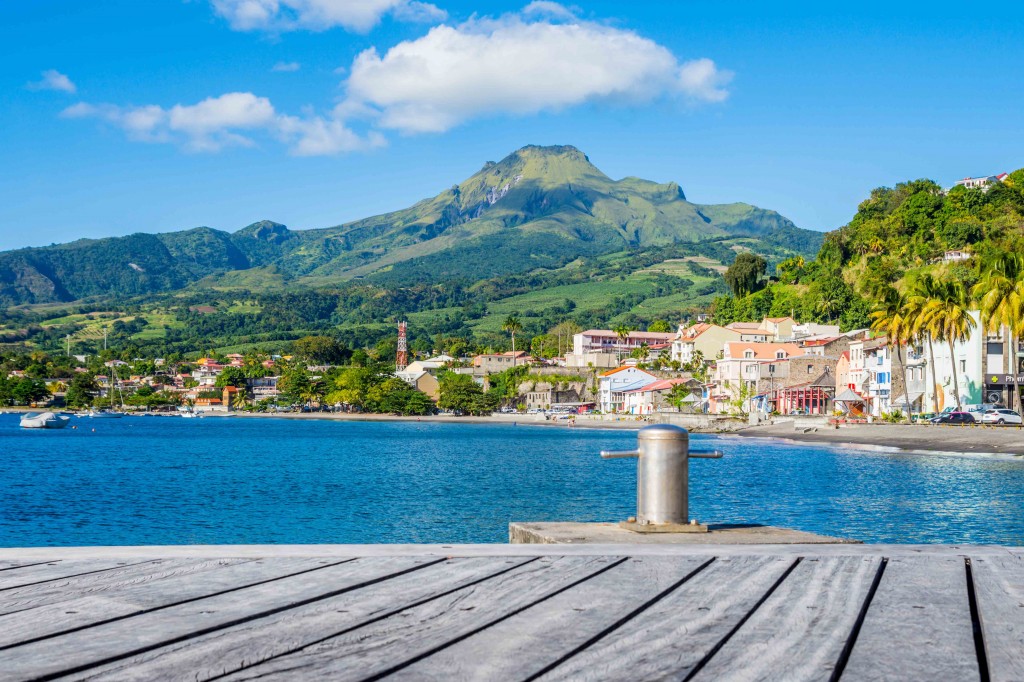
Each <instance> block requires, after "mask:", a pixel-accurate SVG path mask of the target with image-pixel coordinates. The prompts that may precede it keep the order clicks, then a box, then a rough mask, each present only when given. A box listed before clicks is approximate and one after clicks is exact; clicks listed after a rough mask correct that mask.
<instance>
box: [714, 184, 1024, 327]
mask: <svg viewBox="0 0 1024 682" xmlns="http://www.w3.org/2000/svg"><path fill="white" fill-rule="evenodd" d="M948 251H962V252H964V255H960V256H956V255H951V256H952V257H951V258H947V257H946V252H948ZM1007 256H1016V257H1019V258H1022V259H1024V169H1021V170H1018V171H1015V172H1013V173H1010V174H1009V177H1008V178H1007V179H1006V181H1005V182H996V183H994V184H992V185H991V186H989V187H988V188H987V189H986V190H982V189H967V188H966V187H963V186H956V187H954V188H952V189H951V190H949V191H948V192H945V191H943V190H942V188H941V187H939V185H937V184H936V183H934V182H932V181H931V180H915V181H912V182H906V183H901V184H899V185H897V186H896V187H894V188H886V187H883V188H879V189H876V190H874V191H873V192H872V193H871V196H870V197H869V198H868V199H866V200H865V201H863V202H862V203H861V204H860V206H859V207H858V209H857V213H856V215H855V216H854V217H853V219H852V220H851V221H850V222H849V223H848V224H847V225H844V226H843V227H841V228H839V229H838V230H836V231H834V232H830V233H828V234H827V235H826V237H825V241H824V243H823V245H822V247H821V250H820V252H819V253H818V256H817V258H816V259H814V260H813V261H810V262H807V261H805V260H804V259H802V258H800V257H794V258H790V259H787V260H785V261H782V262H780V263H779V264H778V266H777V271H776V273H775V275H774V276H771V277H769V276H768V273H769V269H768V268H767V267H762V268H761V271H760V273H759V275H761V276H760V277H755V280H756V283H755V284H754V286H752V287H751V286H749V285H748V287H747V288H748V291H743V290H737V289H736V288H735V287H734V290H733V295H732V296H723V297H719V298H718V299H716V300H715V303H714V312H715V318H716V320H718V321H722V322H730V321H733V320H754V319H760V318H761V317H762V316H763V315H772V316H775V315H789V314H791V313H793V312H795V313H796V315H797V317H799V318H800V319H801V320H817V321H822V322H824V321H838V322H840V324H841V325H842V327H843V328H844V329H852V328H859V327H867V326H868V325H869V324H870V323H871V318H870V314H871V312H872V310H873V309H875V308H877V307H878V305H880V304H883V303H884V299H885V298H886V297H887V296H889V295H891V292H892V291H895V292H896V293H897V294H899V295H902V296H908V295H910V294H912V290H913V289H914V288H915V285H917V284H919V283H920V282H921V281H922V280H925V279H927V278H931V280H932V281H933V282H939V283H943V282H948V283H950V284H953V285H955V286H956V287H957V288H959V289H960V290H962V291H963V292H964V293H963V299H964V303H965V305H970V304H972V303H973V304H978V305H980V299H981V298H982V296H980V294H982V293H984V292H983V291H981V289H984V287H980V288H979V283H981V282H982V281H983V280H984V278H985V276H986V274H987V273H989V272H990V271H991V270H992V269H993V267H995V266H996V264H997V263H999V262H1000V261H1001V260H1004V259H1005V258H1006V257H1007ZM956 258H962V260H956ZM749 289H752V290H753V291H752V292H751V291H749ZM1021 291H1022V292H1024V285H1022V289H1021Z"/></svg>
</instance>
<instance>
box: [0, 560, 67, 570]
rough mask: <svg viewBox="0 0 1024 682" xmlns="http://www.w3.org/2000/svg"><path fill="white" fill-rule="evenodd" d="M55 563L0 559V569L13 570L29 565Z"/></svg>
mask: <svg viewBox="0 0 1024 682" xmlns="http://www.w3.org/2000/svg"><path fill="white" fill-rule="evenodd" d="M52 563H56V562H54V561H32V562H26V561H0V571H13V570H14V569H16V568H29V567H31V566H43V565H44V564H52Z"/></svg>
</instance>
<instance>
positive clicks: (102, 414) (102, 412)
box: [89, 410, 124, 419]
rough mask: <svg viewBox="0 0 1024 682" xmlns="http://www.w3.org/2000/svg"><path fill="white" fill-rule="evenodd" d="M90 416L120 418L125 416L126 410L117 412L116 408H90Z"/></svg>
mask: <svg viewBox="0 0 1024 682" xmlns="http://www.w3.org/2000/svg"><path fill="white" fill-rule="evenodd" d="M89 416H90V417H92V418H93V419H120V418H121V417H123V416H124V412H115V411H114V410H89Z"/></svg>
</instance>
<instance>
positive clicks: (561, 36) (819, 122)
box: [0, 0, 1024, 249]
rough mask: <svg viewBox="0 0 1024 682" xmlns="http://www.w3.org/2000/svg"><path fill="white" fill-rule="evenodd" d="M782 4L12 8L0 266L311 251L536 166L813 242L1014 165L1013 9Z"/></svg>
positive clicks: (0, 8)
mask: <svg viewBox="0 0 1024 682" xmlns="http://www.w3.org/2000/svg"><path fill="white" fill-rule="evenodd" d="M780 4H783V3H765V2H757V3H744V2H733V3H708V2H685V1H673V2H636V3H623V2H610V1H605V2H587V1H581V2H575V3H573V4H571V5H558V4H556V3H554V2H533V3H529V2H528V1H524V2H500V1H495V2H489V3H471V2H461V1H456V0H434V2H433V4H430V3H427V2H420V1H417V0H188V1H181V0H147V2H138V1H137V0H105V1H104V2H102V3H86V2H73V1H71V0H67V1H64V2H60V1H57V0H33V2H27V3H25V2H22V3H3V4H2V5H0V43H2V44H3V45H4V55H5V58H4V60H3V65H2V67H0V248H4V249H6V248H15V247H21V246H29V245H43V244H48V243H51V242H62V241H68V240H72V239H75V238H79V237H102V236H109V235H119V234H128V233H131V232H139V231H146V232H159V231H167V230H176V229H185V228H190V227H195V226H198V225H208V226H210V227H215V228H219V229H224V230H229V231H233V230H236V229H239V228H241V227H243V226H245V225H247V224H249V223H251V222H253V221H256V220H260V219H264V218H267V219H272V220H276V221H279V222H283V223H285V224H287V225H289V226H290V227H292V228H294V229H303V228H314V227H326V226H330V225H336V224H339V223H342V222H345V221H347V220H352V219H356V218H361V217H366V216H368V215H373V214H376V213H382V212H385V211H388V210H393V209H397V208H403V207H405V206H408V205H410V204H412V203H413V202H415V201H417V200H419V199H421V198H424V197H427V196H432V195H434V194H436V193H437V192H439V191H440V190H442V189H444V188H445V187H448V186H450V185H452V184H454V183H455V182H457V181H460V180H462V179H464V178H466V177H468V176H469V175H471V174H472V173H473V172H475V171H476V170H478V169H479V168H480V167H481V165H482V164H483V163H484V162H485V161H488V160H495V161H496V160H499V159H500V158H502V157H503V156H505V155H506V154H508V153H509V152H511V151H513V150H515V149H517V148H519V147H521V146H523V145H526V144H572V145H575V146H577V147H579V148H580V149H582V150H583V151H585V152H586V153H587V154H588V155H589V156H590V159H591V160H592V161H593V162H594V163H595V164H596V165H597V166H598V167H599V168H601V169H602V170H604V171H605V172H606V173H608V174H609V175H610V176H612V177H615V178H618V177H623V176H627V175H636V176H640V177H644V178H648V179H651V180H656V181H660V182H666V181H669V180H674V181H676V182H679V183H680V184H681V185H682V187H683V189H684V191H685V192H686V194H687V197H688V198H689V199H690V200H691V201H695V202H698V203H719V202H730V201H746V202H749V203H753V204H757V205H759V206H763V207H765V208H772V209H775V210H778V211H779V212H781V213H782V214H784V215H786V216H787V217H789V218H791V219H792V220H793V221H794V222H796V224H797V225H799V226H801V227H807V228H812V229H820V230H827V229H834V228H836V227H838V226H840V225H842V224H843V223H845V222H846V221H847V220H849V218H850V216H851V215H852V214H853V212H854V211H855V209H856V205H857V203H858V202H860V201H861V200H862V199H863V198H864V197H865V196H866V195H867V193H868V192H869V191H870V190H871V189H872V188H873V187H876V186H880V185H891V184H894V183H896V182H899V181H901V180H906V179H913V178H918V177H929V178H932V179H934V180H936V181H938V182H940V183H942V184H951V183H952V182H953V181H954V180H956V179H958V178H961V177H963V176H965V175H980V174H988V173H998V172H1002V171H1009V170H1013V169H1015V168H1019V167H1024V114H1022V111H1024V69H1022V68H1021V65H1022V64H1024V4H1022V3H1010V2H1004V3H986V4H984V5H971V6H964V5H963V4H962V3H960V4H952V3H951V4H948V5H944V4H943V3H921V5H920V6H914V5H915V4H914V3H903V4H904V6H903V7H897V8H894V7H892V6H891V5H892V4H893V3H873V2H864V3H856V6H852V5H853V4H852V3H851V4H850V5H849V6H840V4H839V3H785V7H783V8H779V7H777V6H776V5H780ZM832 5H834V6H835V7H834V8H829V7H828V6H832Z"/></svg>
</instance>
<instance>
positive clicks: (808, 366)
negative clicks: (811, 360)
mask: <svg viewBox="0 0 1024 682" xmlns="http://www.w3.org/2000/svg"><path fill="white" fill-rule="evenodd" d="M813 372H814V365H807V373H808V374H812V373H813Z"/></svg>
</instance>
